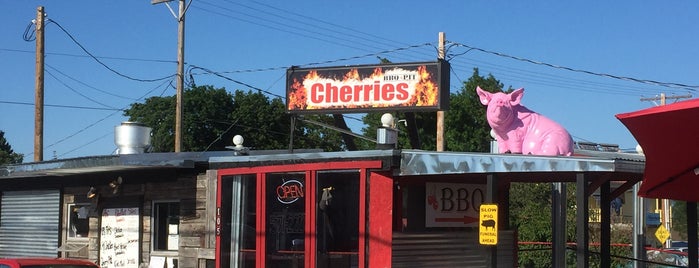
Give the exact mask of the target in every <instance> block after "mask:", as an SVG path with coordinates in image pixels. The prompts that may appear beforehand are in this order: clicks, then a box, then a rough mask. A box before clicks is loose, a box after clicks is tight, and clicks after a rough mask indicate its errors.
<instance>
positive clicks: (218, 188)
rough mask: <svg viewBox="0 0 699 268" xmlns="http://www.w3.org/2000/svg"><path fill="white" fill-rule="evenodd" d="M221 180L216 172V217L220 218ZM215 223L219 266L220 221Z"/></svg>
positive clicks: (217, 266) (219, 265)
mask: <svg viewBox="0 0 699 268" xmlns="http://www.w3.org/2000/svg"><path fill="white" fill-rule="evenodd" d="M222 181H223V180H222V179H221V173H218V174H217V176H216V218H217V219H220V215H219V214H218V213H220V210H221V203H222V201H221V191H222V189H221V188H222V186H221V184H222ZM215 224H216V227H215V228H216V230H214V232H215V233H216V248H215V249H214V250H215V252H216V253H215V254H216V255H215V256H216V259H218V260H219V261H217V262H216V268H221V261H220V258H221V235H220V234H219V233H218V228H220V227H221V223H220V222H215Z"/></svg>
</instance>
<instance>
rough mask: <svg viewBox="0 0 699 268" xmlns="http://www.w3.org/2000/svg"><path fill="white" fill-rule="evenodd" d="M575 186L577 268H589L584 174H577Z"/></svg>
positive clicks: (587, 206)
mask: <svg viewBox="0 0 699 268" xmlns="http://www.w3.org/2000/svg"><path fill="white" fill-rule="evenodd" d="M575 179H576V186H575V203H576V204H577V210H578V211H577V213H576V219H575V222H576V226H577V228H576V231H575V232H576V234H575V236H576V241H577V246H576V248H575V256H576V260H577V262H576V263H577V267H578V268H588V267H590V264H589V260H590V251H589V249H590V246H589V244H590V235H589V233H588V229H589V228H588V226H589V221H588V218H589V216H590V212H589V209H590V208H589V201H588V196H587V178H585V174H582V173H579V174H577V175H576V178H575Z"/></svg>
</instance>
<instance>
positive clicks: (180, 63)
mask: <svg viewBox="0 0 699 268" xmlns="http://www.w3.org/2000/svg"><path fill="white" fill-rule="evenodd" d="M184 1H185V0H180V1H179V2H180V6H179V16H178V18H177V97H176V98H177V107H176V109H175V152H176V153H178V152H181V151H182V114H183V112H182V110H183V109H182V106H183V100H182V94H183V91H184V17H185V3H184Z"/></svg>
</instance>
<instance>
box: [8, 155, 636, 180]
mask: <svg viewBox="0 0 699 268" xmlns="http://www.w3.org/2000/svg"><path fill="white" fill-rule="evenodd" d="M234 154H235V152H233V151H223V152H184V153H147V154H130V155H109V156H93V157H82V158H73V159H64V160H50V161H43V162H35V163H26V164H18V165H10V166H7V167H0V179H3V178H22V177H42V176H70V175H77V174H85V173H92V172H104V171H124V170H139V169H141V170H146V169H193V168H195V167H196V166H198V167H199V168H202V169H219V168H227V167H239V166H261V165H279V164H296V163H313V162H328V161H351V160H366V159H380V160H382V161H384V163H385V164H384V169H394V170H395V171H394V174H396V175H398V176H414V175H438V174H465V173H541V172H544V173H546V172H561V173H575V172H610V173H614V172H620V173H628V174H637V175H639V176H640V175H642V174H643V169H644V166H645V158H644V157H643V156H642V155H636V154H628V153H615V152H601V151H584V150H578V151H576V154H575V156H571V157H566V156H535V155H516V154H491V153H470V152H434V151H421V150H402V151H401V150H368V151H347V152H321V151H318V150H310V151H309V150H295V152H294V153H289V152H288V151H279V150H278V151H249V153H248V155H234Z"/></svg>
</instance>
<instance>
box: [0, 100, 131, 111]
mask: <svg viewBox="0 0 699 268" xmlns="http://www.w3.org/2000/svg"><path fill="white" fill-rule="evenodd" d="M0 103H4V104H16V105H31V106H34V105H35V104H34V103H33V102H20V101H3V100H0ZM44 106H47V107H57V108H68V109H82V110H101V111H124V110H122V109H117V108H103V107H86V106H73V105H58V104H44Z"/></svg>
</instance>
